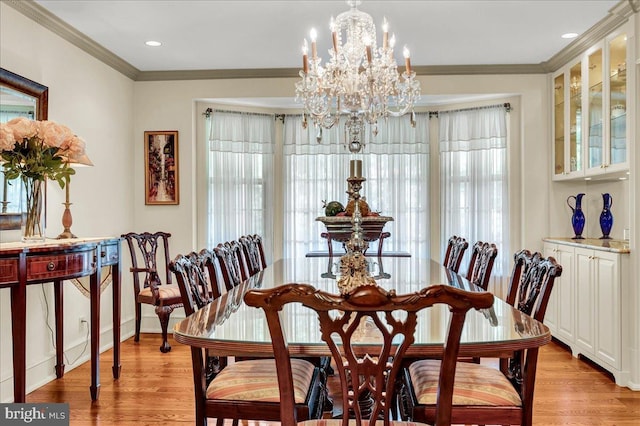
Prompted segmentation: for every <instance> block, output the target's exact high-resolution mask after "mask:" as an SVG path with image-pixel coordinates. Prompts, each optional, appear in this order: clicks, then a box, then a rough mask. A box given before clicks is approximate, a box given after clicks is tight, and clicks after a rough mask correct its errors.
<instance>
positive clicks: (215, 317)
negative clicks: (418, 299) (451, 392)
mask: <svg viewBox="0 0 640 426" xmlns="http://www.w3.org/2000/svg"><path fill="white" fill-rule="evenodd" d="M339 261H340V259H339V258H328V259H327V258H319V257H315V258H313V257H312V258H309V257H305V258H295V259H281V260H278V261H276V262H274V263H273V264H271V265H269V266H267V267H266V268H265V269H264V270H263V271H261V272H259V273H258V274H256V275H254V276H252V277H250V278H249V279H247V280H246V281H244V282H243V283H241V284H240V285H239V286H237V287H235V288H234V289H232V290H231V291H229V292H227V293H225V294H223V295H222V296H221V297H220V298H218V299H216V300H214V301H213V302H211V303H210V304H208V305H206V306H205V307H203V308H202V309H200V310H198V311H197V312H195V313H193V314H192V315H189V316H188V317H187V318H185V319H184V320H182V321H180V322H179V323H177V324H176V325H175V327H174V329H173V332H174V333H173V336H174V339H175V340H176V341H177V342H179V343H182V344H185V345H190V346H192V347H199V348H206V349H208V350H209V353H210V354H211V355H219V356H251V357H272V356H273V349H272V346H271V338H270V334H269V329H268V327H267V322H266V318H265V317H264V312H263V311H262V310H260V309H257V308H254V307H250V306H247V305H245V304H244V301H243V296H244V294H245V293H246V292H247V290H249V289H251V288H271V287H275V286H278V285H281V284H285V283H292V282H297V283H307V284H311V285H313V286H315V287H317V288H320V289H322V290H325V291H329V292H333V293H338V288H337V286H336V277H337V276H338V274H339V268H338V265H339ZM369 262H370V264H369V267H370V270H371V275H372V276H373V277H374V278H375V279H376V282H377V284H378V285H379V286H382V287H383V288H385V289H387V290H391V289H395V290H396V292H397V293H398V294H406V293H410V292H414V291H418V290H420V289H422V288H424V287H427V286H429V285H432V284H448V285H451V286H455V287H458V288H462V289H464V290H467V291H482V289H480V288H479V287H476V286H475V285H473V284H471V283H470V282H469V281H468V280H467V279H466V278H464V277H463V276H461V275H458V274H456V273H454V272H452V271H450V270H448V269H446V268H444V267H443V266H442V265H440V264H439V263H437V262H435V261H433V260H431V259H420V258H415V257H396V258H391V257H385V258H369ZM448 318H449V311H448V309H447V308H446V307H445V306H444V305H436V306H434V307H433V308H430V309H426V310H424V311H422V312H421V313H420V316H419V323H418V327H417V329H416V332H415V342H414V343H413V344H412V345H411V346H410V347H409V348H408V350H407V353H406V354H405V355H406V356H407V357H414V356H415V357H422V356H425V357H426V356H438V355H440V354H441V351H442V342H443V341H444V338H445V336H446V333H447V326H448V321H449V320H448ZM283 324H285V331H286V334H287V340H288V342H289V350H290V353H291V355H292V356H301V357H312V356H313V357H315V356H330V355H331V353H330V351H329V348H328V346H327V345H326V344H325V343H324V342H322V340H321V338H320V330H319V323H318V319H317V317H316V315H315V313H314V312H313V311H311V310H309V309H307V308H305V307H303V306H301V305H298V304H290V305H288V306H287V307H286V308H285V309H284V310H283ZM375 340H376V338H375V336H370V335H368V334H367V333H363V335H362V336H361V338H360V340H359V341H358V342H357V343H356V344H359V345H363V348H366V346H367V342H368V341H369V342H371V344H372V345H375V344H376V342H375ZM550 341H551V333H550V332H549V329H548V328H547V327H546V326H545V325H544V324H542V323H541V322H539V321H537V320H535V319H533V318H531V317H530V316H528V315H526V314H524V313H522V312H520V311H519V310H518V309H516V308H514V307H513V306H511V305H509V304H508V303H506V302H505V301H503V300H502V299H500V298H498V297H495V298H494V304H493V307H492V308H490V309H487V310H482V311H475V310H471V311H469V312H468V313H467V317H466V321H465V325H464V329H463V333H462V339H461V345H460V356H463V357H468V356H473V357H480V356H483V357H509V356H511V355H512V354H513V352H514V351H517V350H521V349H528V348H535V347H540V346H543V345H545V344H547V343H549V342H550Z"/></svg>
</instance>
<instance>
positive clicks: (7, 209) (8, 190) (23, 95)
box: [0, 68, 49, 230]
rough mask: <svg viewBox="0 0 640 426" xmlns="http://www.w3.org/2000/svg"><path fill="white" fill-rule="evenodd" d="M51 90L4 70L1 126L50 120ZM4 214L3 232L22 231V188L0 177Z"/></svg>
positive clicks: (0, 224)
mask: <svg viewBox="0 0 640 426" xmlns="http://www.w3.org/2000/svg"><path fill="white" fill-rule="evenodd" d="M48 101H49V88H48V87H47V86H43V85H42V84H40V83H36V82H35V81H32V80H29V79H27V78H24V77H22V76H20V75H18V74H15V73H13V72H11V71H9V70H6V69H4V68H0V123H4V122H7V121H9V120H11V119H12V118H15V117H28V118H31V119H35V120H46V119H47V117H48ZM0 183H1V186H0V188H1V189H2V192H1V194H0V195H1V198H0V199H1V204H0V206H1V211H0V230H10V229H20V221H21V205H22V199H21V198H22V192H21V185H20V184H16V182H15V181H14V182H12V183H11V185H9V184H8V182H7V181H5V179H4V174H2V173H0Z"/></svg>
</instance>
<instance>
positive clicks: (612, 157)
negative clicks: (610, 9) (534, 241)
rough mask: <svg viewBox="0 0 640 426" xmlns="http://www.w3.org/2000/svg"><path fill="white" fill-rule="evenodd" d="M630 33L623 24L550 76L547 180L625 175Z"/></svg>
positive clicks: (629, 79)
mask: <svg viewBox="0 0 640 426" xmlns="http://www.w3.org/2000/svg"><path fill="white" fill-rule="evenodd" d="M632 31H633V28H632V26H630V25H629V24H625V25H623V26H622V27H620V28H619V29H618V30H616V31H615V32H614V33H611V34H610V35H608V36H607V37H606V38H605V39H604V40H602V41H601V42H600V43H598V44H596V45H594V46H592V47H591V48H590V49H588V50H587V51H585V52H584V54H582V55H581V56H579V57H578V58H576V59H575V60H574V61H572V62H570V63H568V64H567V65H565V66H564V67H562V68H561V69H559V70H558V71H556V72H555V73H554V74H553V75H552V76H551V78H552V87H553V93H552V96H551V99H552V102H553V105H552V114H553V119H552V126H553V127H552V135H553V141H552V143H553V149H552V152H553V176H552V177H553V180H567V179H576V178H579V179H599V178H616V177H620V176H624V175H626V172H627V171H628V170H629V153H628V141H629V140H630V135H631V133H630V132H631V127H632V126H631V124H632V123H629V122H628V120H629V118H630V117H629V116H628V115H627V113H626V112H627V108H628V106H629V105H628V100H629V97H630V93H632V91H631V90H632V89H631V85H632V82H633V80H632V78H633V76H632V75H631V73H632V72H633V67H627V64H632V63H633V60H632V58H631V52H630V49H628V48H627V39H628V38H629V36H631V32H632ZM627 68H629V70H627Z"/></svg>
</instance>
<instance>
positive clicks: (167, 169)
mask: <svg viewBox="0 0 640 426" xmlns="http://www.w3.org/2000/svg"><path fill="white" fill-rule="evenodd" d="M144 197H145V198H144V199H145V204H149V205H156V204H157V205H162V204H180V186H179V174H178V131H177V130H163V131H148V132H144Z"/></svg>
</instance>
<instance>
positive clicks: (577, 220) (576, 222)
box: [567, 193, 586, 240]
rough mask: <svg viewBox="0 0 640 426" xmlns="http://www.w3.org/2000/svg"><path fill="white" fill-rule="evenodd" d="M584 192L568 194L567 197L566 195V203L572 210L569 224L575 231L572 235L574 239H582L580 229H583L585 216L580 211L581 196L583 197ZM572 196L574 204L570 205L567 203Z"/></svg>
mask: <svg viewBox="0 0 640 426" xmlns="http://www.w3.org/2000/svg"><path fill="white" fill-rule="evenodd" d="M584 195H585V194H583V193H580V194H578V195H570V196H569V197H567V205H568V206H569V207H570V208H571V211H572V212H573V215H572V216H571V226H573V232H574V233H575V236H574V237H573V239H574V240H582V239H583V237H582V230H583V229H584V224H585V221H586V219H585V217H584V212H583V211H582V197H584ZM572 198H573V200H574V202H575V205H573V206H572V205H571V204H569V200H571V199H572Z"/></svg>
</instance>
